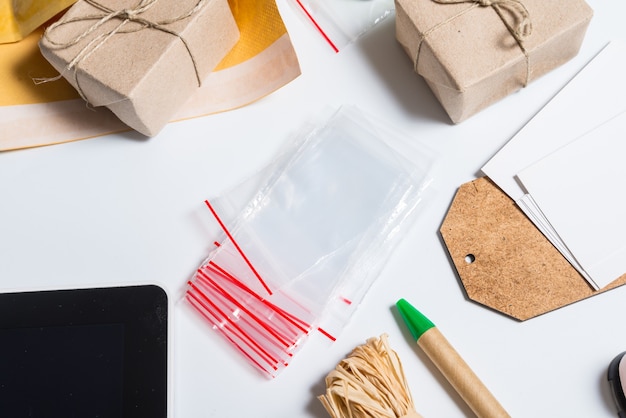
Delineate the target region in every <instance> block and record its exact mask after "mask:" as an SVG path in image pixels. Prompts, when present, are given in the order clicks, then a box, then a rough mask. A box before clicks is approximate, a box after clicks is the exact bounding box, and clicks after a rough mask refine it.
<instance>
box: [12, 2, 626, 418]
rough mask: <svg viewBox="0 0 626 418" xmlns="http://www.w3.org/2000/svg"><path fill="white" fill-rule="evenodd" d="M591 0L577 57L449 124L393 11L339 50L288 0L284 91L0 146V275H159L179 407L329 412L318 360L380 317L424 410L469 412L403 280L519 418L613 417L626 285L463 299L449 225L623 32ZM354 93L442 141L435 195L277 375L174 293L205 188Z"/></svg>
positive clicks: (424, 136)
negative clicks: (330, 338) (436, 363)
mask: <svg viewBox="0 0 626 418" xmlns="http://www.w3.org/2000/svg"><path fill="white" fill-rule="evenodd" d="M564 1H566V0H564ZM588 2H589V4H590V5H591V7H592V8H593V9H594V11H595V16H594V18H593V20H592V23H591V25H590V27H589V30H588V33H587V37H586V39H585V41H584V43H583V46H582V49H581V51H580V53H579V55H578V56H577V57H576V58H575V59H573V60H572V61H570V62H569V63H567V64H566V65H564V66H562V67H560V68H558V69H556V70H554V71H552V72H551V73H549V74H548V75H546V76H544V77H543V78H541V79H540V80H537V81H535V82H533V83H532V84H531V85H530V86H528V87H527V88H526V89H524V90H523V91H521V92H519V93H517V94H513V95H512V96H510V97H508V98H506V99H505V100H503V101H501V102H499V103H497V104H495V105H493V106H491V107H490V108H489V109H487V110H485V111H483V112H481V113H480V114H478V115H476V116H474V117H472V118H471V119H469V120H467V121H465V122H463V123H461V124H459V125H452V124H451V123H450V122H449V120H448V118H447V116H446V114H445V113H444V111H443V110H442V108H441V106H440V105H439V103H438V102H437V100H436V99H435V98H434V96H433V95H432V94H431V92H430V91H429V89H428V88H427V86H426V85H425V83H424V82H423V80H421V79H420V78H419V77H418V76H417V75H415V74H414V73H413V70H412V65H411V63H410V61H409V58H408V57H407V56H406V55H405V53H404V51H403V50H402V49H401V47H400V46H399V44H398V43H397V42H396V41H395V38H394V30H395V28H394V19H393V16H391V17H390V18H388V19H386V20H385V21H383V23H382V24H380V25H379V26H377V27H376V28H375V29H374V30H372V31H371V32H370V33H368V34H367V35H366V36H365V37H364V38H362V39H360V40H359V41H358V42H356V43H354V44H351V45H348V46H347V47H346V48H344V49H343V50H342V51H341V52H340V53H339V54H335V53H333V52H332V50H331V49H330V48H329V47H328V45H326V44H325V43H324V42H323V41H322V40H321V38H320V37H319V35H318V34H317V33H316V32H315V30H313V29H312V28H311V27H310V26H309V25H308V24H307V22H306V21H305V20H304V18H303V17H302V16H301V15H299V14H298V13H296V9H295V8H294V7H292V5H291V4H287V2H286V0H279V1H278V5H279V8H280V10H281V13H282V16H283V18H284V20H285V23H286V25H287V27H288V30H289V32H290V34H291V37H292V41H293V43H294V46H295V49H296V51H297V54H298V57H299V60H300V64H301V68H302V75H301V76H300V77H299V78H297V79H296V80H295V81H293V82H292V83H290V84H288V85H287V86H285V87H283V88H282V89H280V90H279V91H277V92H275V93H273V94H272V95H270V96H268V97H266V98H264V99H262V100H260V101H258V102H256V103H253V104H251V105H249V106H246V107H244V108H241V109H238V110H235V111H231V112H226V113H222V114H218V115H213V116H209V117H204V118H199V119H195V120H189V121H185V122H178V123H173V124H170V125H168V126H167V127H166V128H165V129H164V130H163V131H162V132H161V133H160V134H159V135H158V136H156V137H154V138H151V139H145V138H142V137H140V136H139V135H134V134H128V133H127V134H120V135H112V136H107V137H102V138H97V139H90V140H85V141H79V142H74V143H69V144H63V145H55V146H50V147H43V148H36V149H30V150H21V151H13V152H5V153H1V154H0V288H1V290H2V291H13V290H34V289H56V288H72V287H89V286H96V285H118V284H134V283H158V284H160V285H162V286H163V287H165V288H166V290H167V291H168V292H169V294H170V297H171V299H172V305H173V307H172V317H171V321H172V345H171V347H172V357H171V364H170V366H171V370H172V383H173V384H172V390H173V398H174V400H173V404H172V405H173V412H174V413H175V415H176V416H177V417H184V418H195V417H219V418H226V417H268V418H270V417H271V418H281V417H317V418H322V417H326V416H327V414H326V412H325V411H324V410H323V408H322V407H321V406H320V404H319V402H318V401H317V399H316V397H317V396H318V395H320V394H321V393H323V391H324V388H325V387H324V380H323V379H324V376H325V375H326V374H327V373H328V371H330V370H331V369H332V368H333V367H334V366H335V365H336V363H337V362H338V361H339V360H341V359H342V358H343V357H345V356H346V355H347V354H348V353H349V351H350V350H351V349H352V348H353V347H354V346H356V345H359V344H361V343H363V342H364V341H365V340H366V339H368V338H370V337H373V336H378V335H380V334H382V333H387V334H388V335H389V341H390V343H391V345H392V347H393V348H394V349H395V350H396V351H397V352H398V354H399V356H400V357H401V359H402V362H403V365H404V368H405V372H406V373H407V376H408V379H409V384H410V386H411V391H412V393H413V396H414V398H415V403H416V406H417V410H418V411H419V412H420V413H421V414H422V415H424V416H425V417H446V418H447V417H466V416H468V417H469V416H472V414H471V412H470V411H469V410H468V409H467V407H466V406H465V405H464V404H463V402H462V400H461V399H460V398H459V397H458V396H457V395H456V394H455V393H454V391H453V390H452V389H451V387H450V386H449V385H448V384H447V383H446V382H445V380H444V379H443V378H442V377H441V376H440V375H439V374H438V372H437V370H436V369H435V368H434V367H433V366H432V365H431V364H430V363H429V361H428V359H427V358H426V357H425V356H424V355H423V354H422V353H421V352H419V350H418V349H417V348H415V347H414V346H413V345H412V344H411V341H410V336H409V334H408V332H407V331H406V329H405V327H404V326H403V325H402V324H400V323H399V322H398V320H397V318H396V317H395V314H394V313H393V310H392V309H391V307H392V306H393V305H394V304H395V302H396V301H397V299H399V298H401V297H404V298H406V299H408V300H409V301H410V302H412V303H413V304H414V305H415V306H416V307H418V308H419V309H420V310H421V311H423V312H424V313H425V314H427V315H428V316H429V317H430V318H431V319H432V320H433V322H435V323H436V324H437V325H438V326H439V328H440V330H441V331H442V332H443V333H444V334H445V335H446V336H447V337H448V339H449V340H450V341H451V342H452V344H453V345H455V347H456V348H457V350H458V351H459V352H460V353H461V355H462V356H463V357H464V358H465V359H466V361H467V362H468V363H469V364H470V365H471V366H472V367H473V369H474V370H475V371H476V373H477V374H478V375H479V376H480V377H481V378H482V380H483V381H484V382H485V384H486V385H487V386H488V387H489V388H490V389H491V391H492V392H493V393H494V394H495V396H496V397H497V398H498V399H499V400H500V402H501V403H502V404H503V405H504V406H505V408H506V409H507V410H508V411H509V413H510V414H511V415H512V416H513V417H532V418H536V417H594V418H599V417H613V416H616V415H615V412H614V411H615V409H614V407H613V405H612V400H611V398H610V393H609V391H608V386H607V383H606V377H605V376H606V368H607V366H608V364H609V362H610V361H611V359H612V358H613V357H614V356H615V355H617V354H618V353H620V352H621V351H623V350H626V331H624V329H625V328H624V325H623V323H622V319H623V318H625V317H626V303H624V301H626V288H619V289H616V290H613V291H610V292H608V293H606V294H602V295H599V296H596V297H593V298H591V299H588V300H585V301H582V302H579V303H576V304H573V305H571V306H568V307H565V308H563V309H560V310H557V311H554V312H551V313H549V314H546V315H543V316H541V317H538V318H535V319H531V320H529V321H527V322H517V321H515V320H513V319H510V318H508V317H506V316H503V315H501V314H498V313H495V312H493V311H490V310H488V309H486V308H484V307H482V306H480V305H478V304H476V303H474V302H471V301H469V300H467V299H466V297H465V294H464V292H463V289H462V287H461V286H460V283H459V280H458V278H457V275H456V272H455V270H454V268H453V266H452V265H451V262H450V260H449V258H448V256H447V252H446V250H445V247H444V246H443V243H442V241H441V239H440V236H439V234H438V229H439V226H440V225H441V222H442V220H443V218H444V216H445V213H446V210H447V208H448V206H449V204H450V202H451V199H452V197H453V195H454V193H455V191H456V189H457V188H458V186H459V185H461V184H462V183H465V182H468V181H471V180H473V179H475V178H476V176H478V175H480V173H479V169H480V167H481V166H482V165H483V164H484V163H485V162H486V161H487V160H488V159H489V158H490V157H491V156H492V155H493V154H494V153H495V152H496V151H497V150H498V149H499V148H500V147H501V146H503V145H504V144H505V143H506V142H507V141H508V139H510V138H511V137H512V136H513V135H514V134H515V132H516V131H517V130H519V129H520V128H521V127H522V126H523V125H524V124H525V123H526V122H527V121H528V120H529V119H530V118H531V117H532V116H533V115H534V114H535V113H536V112H537V111H539V110H540V109H541V107H542V106H543V105H544V104H545V103H546V102H547V101H548V100H549V99H550V98H551V97H552V96H553V95H554V94H555V93H556V92H557V91H558V90H559V89H560V88H561V87H562V86H563V85H564V84H565V83H566V82H567V81H568V80H569V79H571V77H573V76H574V75H575V74H576V72H577V71H579V70H580V69H581V68H582V67H583V66H584V64H585V63H586V62H588V61H589V60H590V59H591V58H592V57H593V56H594V55H595V54H596V53H597V52H598V51H599V50H600V49H601V48H602V46H604V45H605V44H606V43H607V42H608V41H609V40H611V39H615V38H623V37H626V25H624V22H623V19H624V16H626V3H624V2H623V1H622V0H589V1H588ZM343 104H354V105H357V106H358V107H360V108H361V109H363V110H364V111H365V112H367V113H371V114H373V115H376V116H377V117H378V118H379V119H381V120H383V121H385V122H386V123H388V124H389V125H391V126H394V127H395V128H397V129H399V130H401V131H403V132H404V133H406V134H408V135H410V136H411V137H413V138H414V140H416V141H422V142H424V143H426V144H428V145H430V146H431V147H432V148H434V149H435V150H436V151H437V152H438V153H439V155H440V161H439V165H438V167H437V169H436V170H435V172H434V173H433V175H434V179H435V184H434V187H435V188H436V190H437V195H436V196H435V197H434V198H433V199H432V200H430V201H429V202H428V207H427V210H426V211H424V212H422V213H421V215H420V218H419V219H418V220H417V222H416V223H415V224H413V225H412V227H411V230H410V231H408V233H407V236H406V238H405V239H404V240H403V241H402V242H401V244H400V246H399V247H398V248H397V249H396V251H395V252H394V253H393V255H392V257H391V258H390V259H389V261H388V263H387V265H386V267H385V269H384V270H383V272H382V273H381V275H380V277H378V279H377V280H376V282H375V283H374V286H373V288H372V289H371V290H370V292H369V293H368V295H367V296H366V297H365V300H364V301H363V303H362V305H361V306H360V307H359V309H358V310H357V312H356V314H355V315H354V317H353V318H352V321H351V322H350V323H349V324H348V326H347V327H346V329H345V330H344V332H343V334H342V335H341V336H340V338H339V339H338V341H337V342H335V343H334V344H332V345H331V344H328V343H327V342H326V341H325V340H324V339H323V338H322V337H321V336H320V335H312V337H311V338H310V339H309V341H308V342H307V343H306V344H305V345H304V347H303V348H302V350H301V351H300V352H299V353H298V354H297V355H296V356H295V358H294V361H293V362H292V364H291V365H290V366H289V367H287V368H286V369H285V370H284V371H283V372H282V374H281V375H280V376H279V377H278V378H276V379H274V380H267V379H266V378H265V377H263V376H262V375H260V374H259V373H258V372H257V371H256V370H255V369H253V368H252V367H250V366H249V365H248V364H247V363H246V362H245V361H243V360H242V359H241V358H240V357H239V356H238V355H236V354H235V353H234V351H232V350H231V348H230V347H229V346H227V345H226V344H225V343H224V342H223V341H222V339H221V338H219V337H218V335H217V334H216V333H215V332H214V331H212V330H211V329H210V327H209V326H207V325H206V323H204V322H203V321H201V320H199V318H198V317H197V316H196V315H195V314H194V313H193V312H191V311H190V310H189V309H188V308H187V306H186V304H184V303H181V302H180V297H181V292H182V289H183V287H184V284H185V282H186V280H187V279H188V278H189V277H190V276H191V275H192V273H193V271H194V270H195V268H196V267H197V266H198V264H199V263H200V262H201V261H202V260H203V259H204V257H205V256H206V255H207V252H208V250H209V249H210V247H211V243H212V241H211V239H212V238H213V237H212V236H211V235H210V234H209V229H210V227H209V225H210V224H211V218H210V217H209V215H208V213H207V210H206V208H205V206H204V203H203V201H204V200H205V199H207V198H211V197H213V196H217V195H219V194H220V193H221V192H222V191H224V190H225V189H227V188H229V187H231V186H233V185H235V184H236V183H237V182H239V181H241V180H243V179H245V178H246V177H248V176H250V175H252V174H253V173H254V172H255V171H256V170H258V169H260V168H262V167H263V166H264V165H265V164H267V163H269V162H270V161H271V160H272V158H273V157H274V156H275V155H276V152H277V151H278V150H279V149H280V147H281V146H282V145H283V144H284V143H285V142H286V141H288V140H289V136H290V135H291V134H293V133H294V132H296V131H297V130H298V129H299V128H300V127H301V126H302V124H304V123H305V122H308V121H309V120H311V119H312V118H314V117H315V116H316V115H318V114H319V113H320V112H322V111H323V110H325V109H327V108H328V106H331V107H337V106H340V105H343ZM553 129H554V133H558V129H559V127H558V126H554V127H553ZM547 279H549V278H547Z"/></svg>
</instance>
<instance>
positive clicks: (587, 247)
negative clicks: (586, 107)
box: [518, 113, 626, 288]
mask: <svg viewBox="0 0 626 418" xmlns="http://www.w3.org/2000/svg"><path fill="white" fill-rule="evenodd" d="M625 156H626V113H624V114H622V115H620V116H618V117H616V118H614V119H612V120H610V121H608V122H607V123H605V124H603V125H601V126H600V127H599V128H597V129H595V130H593V131H591V132H590V133H588V134H586V135H584V136H582V137H581V138H579V139H577V140H575V141H573V142H571V143H570V144H568V145H566V146H564V147H563V148H561V149H559V150H557V151H556V152H554V153H552V154H550V155H548V156H546V157H545V158H543V159H541V160H539V161H538V162H536V163H534V164H533V165H531V166H530V167H528V168H526V169H524V170H522V171H520V172H519V173H518V178H519V180H520V181H521V183H522V184H523V186H524V188H525V189H526V190H527V191H528V195H529V196H531V197H532V199H533V201H534V202H535V203H536V205H537V207H538V208H539V209H540V211H541V213H542V214H543V215H544V216H545V219H546V220H547V222H548V224H546V225H544V226H550V227H552V228H553V229H554V231H555V232H556V234H557V235H558V237H560V239H561V240H562V241H563V242H564V243H565V245H566V247H567V248H568V249H569V251H570V252H571V254H572V255H573V256H574V258H575V259H576V260H577V261H578V263H579V264H580V266H581V267H582V269H583V270H584V271H585V272H586V273H587V274H588V276H589V277H590V278H591V280H592V281H593V283H595V285H596V287H597V288H602V287H604V286H606V285H608V284H609V283H611V282H612V281H614V280H615V279H617V278H618V277H619V276H621V275H622V274H624V273H625V272H626V217H625V216H624V215H625V208H626V193H624V190H626V164H625Z"/></svg>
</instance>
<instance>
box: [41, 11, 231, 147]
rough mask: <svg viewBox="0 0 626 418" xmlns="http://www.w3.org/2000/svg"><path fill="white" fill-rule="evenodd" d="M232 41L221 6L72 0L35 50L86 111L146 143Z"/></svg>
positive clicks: (228, 18)
mask: <svg viewBox="0 0 626 418" xmlns="http://www.w3.org/2000/svg"><path fill="white" fill-rule="evenodd" d="M238 38H239V30H238V28H237V24H236V23H235V20H234V18H233V15H232V13H231V10H230V8H229V5H228V1H227V0H176V1H172V0H97V1H96V0H79V1H78V2H77V3H76V4H74V6H72V7H71V8H70V9H69V10H68V11H67V13H66V14H65V15H64V16H63V17H62V18H61V19H60V20H59V21H58V22H56V23H54V24H53V25H51V26H49V27H48V28H47V30H46V32H45V33H44V36H43V37H42V39H41V41H40V45H39V46H40V49H41V52H42V54H43V56H44V57H45V58H46V59H47V60H48V61H49V62H50V63H51V64H52V65H53V66H54V67H55V68H56V70H57V71H59V73H60V74H61V75H62V76H63V77H65V78H66V79H67V80H68V81H69V82H70V83H71V84H72V85H73V86H74V87H75V88H76V89H77V91H78V92H79V93H80V95H81V96H82V97H83V99H85V100H86V101H87V102H88V103H89V104H91V105H92V106H106V107H108V108H109V109H110V110H111V111H112V112H113V113H115V114H116V115H117V117H119V118H120V120H122V122H124V123H125V124H127V125H128V126H130V127H131V128H133V129H135V130H137V131H139V132H141V133H142V134H144V135H147V136H153V135H155V134H157V133H158V132H159V131H160V130H161V129H162V128H163V126H165V124H166V123H167V122H169V121H170V119H171V118H172V117H173V116H174V114H175V113H176V111H177V110H178V109H179V108H180V107H181V105H183V104H184V103H185V101H186V100H187V99H188V98H189V97H190V96H191V95H192V94H193V93H194V92H195V91H196V90H197V89H198V88H199V87H200V85H201V83H202V80H203V79H204V78H205V77H206V76H207V75H209V73H210V72H211V71H212V70H213V69H214V68H215V66H216V65H217V64H219V62H220V61H221V60H222V58H223V57H224V56H225V55H226V54H227V53H228V51H230V50H231V48H232V47H233V46H234V45H235V43H236V42H237V40H238Z"/></svg>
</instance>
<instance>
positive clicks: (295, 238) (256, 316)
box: [185, 108, 435, 377]
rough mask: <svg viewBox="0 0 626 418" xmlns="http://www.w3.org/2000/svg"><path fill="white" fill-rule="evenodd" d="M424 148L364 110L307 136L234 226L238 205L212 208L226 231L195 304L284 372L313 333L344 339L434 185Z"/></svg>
mask: <svg viewBox="0 0 626 418" xmlns="http://www.w3.org/2000/svg"><path fill="white" fill-rule="evenodd" d="M416 145H417V144H411V143H410V142H409V141H406V140H405V139H404V138H398V137H396V136H394V135H393V134H391V133H390V132H387V131H385V130H384V129H382V128H381V127H380V126H375V125H374V124H372V123H370V122H368V120H367V119H366V118H365V117H364V116H363V115H362V114H361V113H360V112H359V111H357V110H356V109H345V108H344V109H341V110H339V111H338V112H336V113H335V114H334V115H333V116H332V117H331V118H330V120H328V121H327V122H326V123H325V124H323V125H321V126H319V127H317V128H315V129H313V130H311V131H308V132H303V133H302V134H300V135H299V136H298V137H297V138H296V139H295V141H294V142H293V144H291V146H290V147H289V148H288V149H287V150H286V152H285V153H284V154H283V156H282V157H280V158H278V159H277V160H276V161H275V162H274V163H273V164H272V165H270V166H269V167H268V169H266V170H265V171H264V173H265V174H267V176H266V177H265V178H264V179H263V180H262V181H259V182H258V183H257V184H259V187H258V189H257V191H256V192H255V193H254V195H253V196H252V197H251V199H250V200H249V202H248V203H247V205H246V206H245V207H243V208H241V209H240V212H239V214H238V215H237V216H236V218H234V219H233V220H232V221H230V222H225V221H224V219H226V218H227V217H229V213H232V212H233V209H234V208H235V207H236V206H237V205H238V203H236V202H237V200H236V199H230V198H229V196H228V195H226V196H222V197H221V198H219V199H217V200H215V204H212V203H211V202H209V201H207V205H208V207H209V209H210V210H211V212H212V213H213V215H214V216H215V219H216V220H217V221H218V223H219V224H220V225H221V227H222V229H223V231H224V234H225V236H224V237H223V238H222V239H219V241H218V242H216V247H215V249H214V250H213V251H212V253H211V254H210V255H209V257H208V258H207V259H206V260H205V262H203V263H202V265H201V266H200V268H199V269H198V271H197V273H196V274H195V275H194V276H193V278H192V279H191V280H190V281H189V282H188V287H187V292H186V295H185V297H186V299H187V300H188V301H189V302H190V303H191V304H192V306H194V307H195V308H196V309H197V310H198V311H199V312H200V313H201V314H202V315H203V316H204V317H205V318H206V319H207V320H208V321H209V322H210V323H211V325H212V326H213V328H214V329H216V330H218V331H219V332H220V333H221V334H222V335H223V336H224V337H225V338H226V339H227V340H228V341H230V342H231V344H232V345H233V346H234V347H235V348H236V349H237V350H238V351H240V352H241V353H242V354H243V355H244V357H245V358H247V359H248V360H249V361H250V362H251V363H252V364H253V365H255V366H256V367H257V368H259V369H260V370H262V371H263V372H265V373H267V374H268V375H270V376H272V377H274V376H276V375H277V374H278V373H279V371H280V370H281V369H282V368H283V367H284V366H286V365H287V364H289V362H290V359H291V357H292V356H293V354H294V353H295V351H296V350H297V348H298V347H300V346H301V344H302V342H303V340H304V338H305V337H306V336H307V335H308V334H309V333H311V332H312V331H314V330H319V331H320V332H322V333H323V334H324V335H326V337H328V338H330V339H331V340H334V339H335V338H336V337H337V335H339V332H340V331H341V330H342V328H343V327H344V326H345V324H346V322H347V321H348V319H349V318H350V317H351V315H352V313H353V312H354V310H355V309H356V308H357V306H358V305H359V303H360V301H361V300H362V298H363V296H364V295H365V294H366V292H367V290H368V289H369V288H370V286H371V284H372V283H373V281H374V280H375V278H376V277H377V275H378V273H379V271H380V269H381V268H382V266H383V264H384V262H385V261H386V260H387V259H388V256H389V253H390V252H391V250H392V249H393V247H394V245H395V244H396V243H397V241H398V239H399V238H400V237H401V236H402V235H403V234H404V233H405V232H406V230H407V229H408V225H409V224H410V221H411V220H413V219H414V218H415V216H416V214H417V213H418V211H417V209H418V208H419V207H420V205H421V204H422V203H423V202H424V197H425V195H426V192H427V191H428V190H429V189H430V188H429V184H430V177H429V170H430V168H431V165H432V163H433V162H434V159H435V156H434V155H433V154H432V153H430V152H429V151H428V150H426V149H424V148H420V147H417V146H416ZM234 195H235V194H234V193H233V196H234ZM229 208H230V209H229ZM222 210H223V212H222ZM220 212H222V213H224V214H225V217H223V216H220Z"/></svg>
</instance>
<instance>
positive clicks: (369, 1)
mask: <svg viewBox="0 0 626 418" xmlns="http://www.w3.org/2000/svg"><path fill="white" fill-rule="evenodd" d="M291 3H292V5H293V6H294V7H295V8H296V9H299V11H300V12H302V14H303V15H304V17H305V18H306V20H308V21H309V22H310V23H311V24H312V27H313V28H315V30H317V32H318V33H319V34H320V36H321V37H322V38H323V39H324V40H325V41H326V42H327V43H328V44H329V45H330V47H331V48H333V50H334V51H335V52H339V51H340V50H341V49H342V48H343V47H345V46H346V45H348V44H349V43H351V42H354V41H355V40H356V39H358V38H359V37H360V36H362V35H363V34H365V33H366V32H367V31H369V30H370V29H372V28H373V27H374V26H375V25H377V24H378V23H380V22H381V21H382V20H383V19H385V18H386V17H388V16H390V15H391V14H392V13H393V12H394V10H395V4H394V1H393V0H291Z"/></svg>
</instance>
